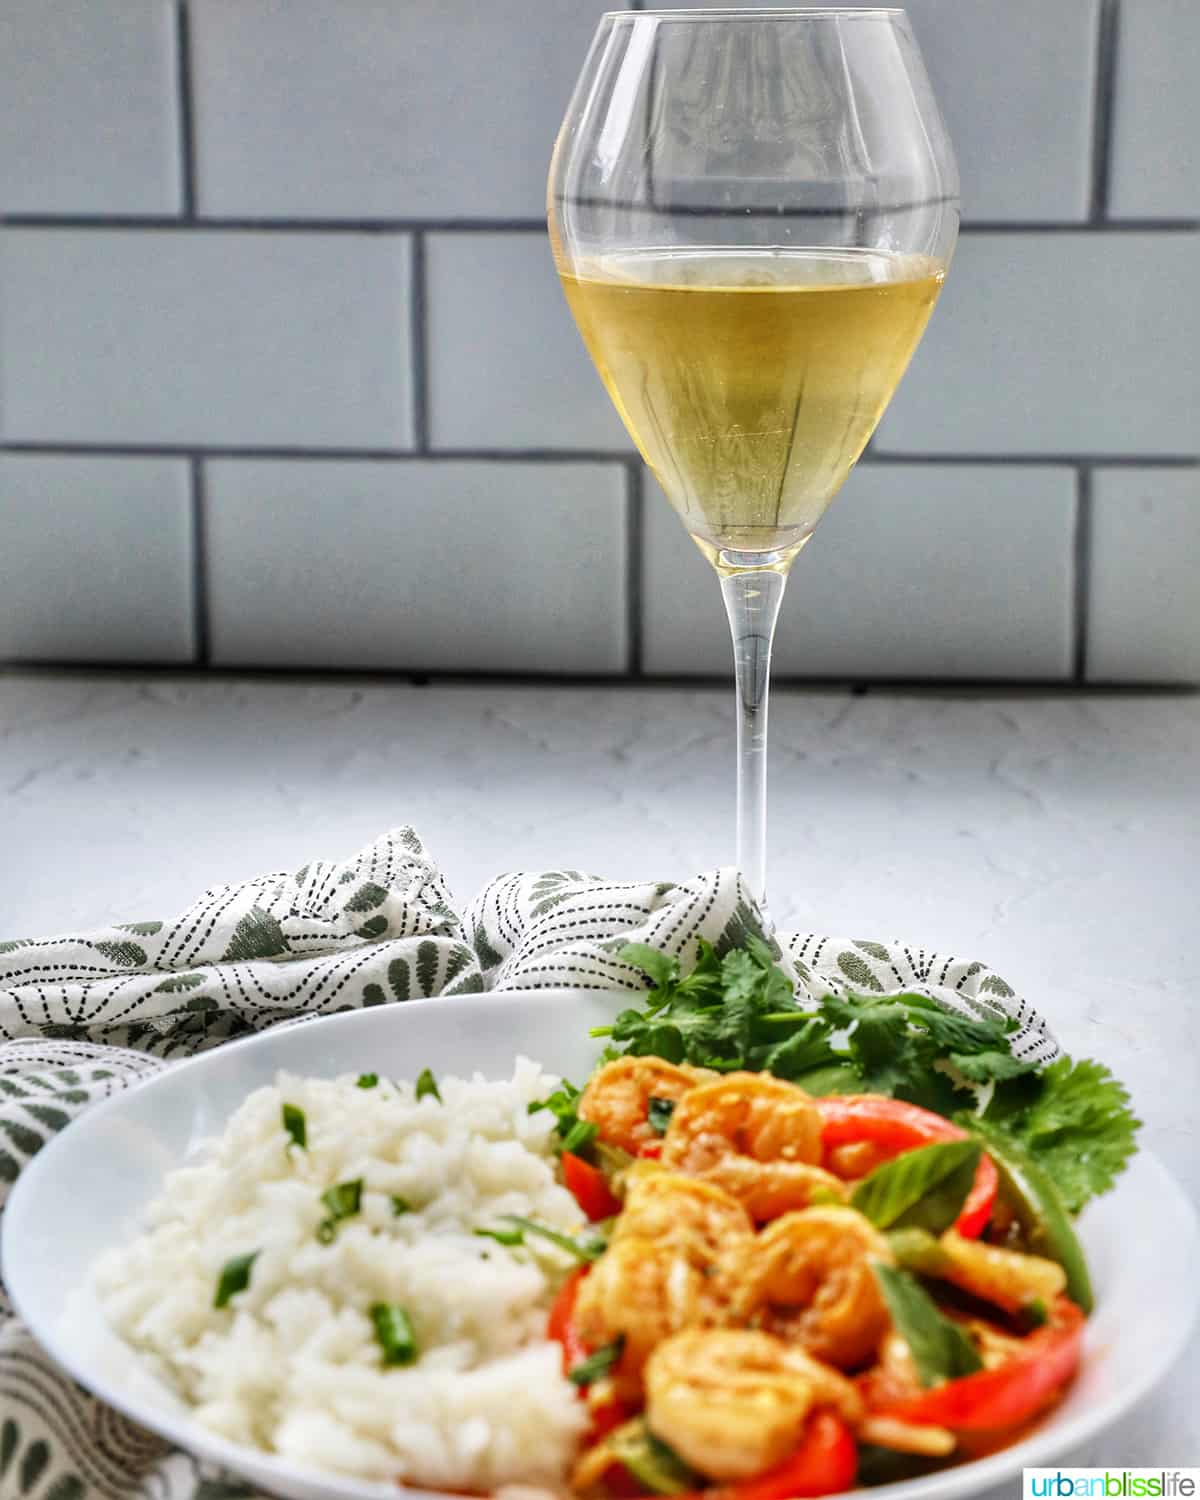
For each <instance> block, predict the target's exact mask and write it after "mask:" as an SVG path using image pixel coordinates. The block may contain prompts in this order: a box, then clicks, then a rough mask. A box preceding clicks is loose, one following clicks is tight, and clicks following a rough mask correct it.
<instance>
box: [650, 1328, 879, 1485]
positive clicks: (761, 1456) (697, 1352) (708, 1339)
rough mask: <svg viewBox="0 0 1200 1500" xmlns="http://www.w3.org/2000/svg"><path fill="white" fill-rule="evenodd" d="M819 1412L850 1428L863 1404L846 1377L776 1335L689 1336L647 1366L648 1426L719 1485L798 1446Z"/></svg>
mask: <svg viewBox="0 0 1200 1500" xmlns="http://www.w3.org/2000/svg"><path fill="white" fill-rule="evenodd" d="M816 1406H830V1407H833V1408H834V1410H836V1411H837V1412H838V1413H839V1414H840V1415H841V1416H843V1417H844V1418H845V1419H846V1420H847V1421H848V1422H851V1423H857V1422H858V1421H859V1420H860V1419H861V1417H862V1400H861V1398H860V1397H859V1394H858V1392H857V1391H856V1390H855V1388H854V1386H853V1385H852V1384H851V1383H850V1381H848V1380H847V1379H846V1378H845V1376H843V1375H839V1374H838V1372H837V1371H836V1370H831V1369H830V1368H829V1367H828V1366H827V1365H822V1364H821V1363H820V1362H819V1361H818V1360H815V1359H812V1358H811V1357H810V1356H809V1355H807V1354H806V1353H805V1352H804V1351H803V1350H802V1349H797V1348H795V1347H790V1346H788V1345H787V1344H784V1343H783V1342H782V1341H781V1340H780V1339H777V1338H773V1337H772V1336H771V1335H770V1334H768V1333H756V1332H753V1331H751V1330H745V1329H717V1330H713V1331H709V1332H705V1331H702V1330H688V1331H687V1332H685V1333H677V1334H676V1335H675V1336H674V1337H673V1338H670V1339H667V1340H666V1342H665V1343H663V1344H660V1345H659V1347H658V1348H657V1349H656V1350H655V1351H654V1353H653V1354H652V1355H651V1357H650V1361H649V1363H648V1364H647V1366H646V1425H647V1426H648V1427H649V1429H650V1431H651V1432H652V1433H654V1435H655V1436H656V1437H659V1438H661V1439H662V1441H663V1442H664V1443H667V1444H669V1445H670V1447H672V1448H673V1449H674V1450H675V1452H676V1453H678V1454H679V1456H680V1458H682V1459H683V1460H684V1462H685V1463H688V1464H690V1465H691V1466H692V1468H694V1469H696V1470H698V1471H699V1472H700V1473H701V1474H704V1475H706V1476H707V1477H709V1478H712V1479H745V1478H748V1477H749V1476H750V1475H753V1474H761V1473H762V1471H763V1470H764V1469H769V1468H770V1467H771V1466H772V1465H773V1464H777V1463H779V1461H780V1460H781V1459H784V1458H786V1457H787V1455H788V1454H789V1453H790V1452H791V1451H792V1450H793V1449H794V1448H795V1447H796V1444H797V1442H798V1441H799V1438H800V1434H801V1431H802V1429H803V1427H804V1422H805V1419H806V1418H807V1416H808V1414H809V1412H810V1411H811V1410H812V1409H813V1408H814V1407H816Z"/></svg>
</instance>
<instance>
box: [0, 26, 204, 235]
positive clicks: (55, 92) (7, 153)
mask: <svg viewBox="0 0 1200 1500" xmlns="http://www.w3.org/2000/svg"><path fill="white" fill-rule="evenodd" d="M176 15H177V8H176V6H175V4H174V3H173V0H7V3H6V4H5V5H3V6H0V214H18V213H19V214H48V213H64V214H87V213H97V214H175V213H178V212H179V210H180V207H181V202H182V188H181V179H182V173H181V170H180V159H179V151H180V140H179V101H178V96H177V92H176V72H177V60H176V50H175V49H176Z"/></svg>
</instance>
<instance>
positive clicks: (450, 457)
mask: <svg viewBox="0 0 1200 1500" xmlns="http://www.w3.org/2000/svg"><path fill="white" fill-rule="evenodd" d="M0 452H2V453H41V454H46V455H48V456H50V457H54V456H55V455H62V456H64V457H65V456H68V455H81V456H89V457H96V458H144V457H149V458H192V457H197V458H241V459H247V460H250V461H253V460H255V459H260V460H264V461H266V460H272V459H299V460H304V461H306V462H313V463H320V462H322V461H324V462H326V463H335V462H336V463H344V462H347V461H360V462H364V463H369V462H379V461H386V462H389V463H412V462H414V461H420V462H422V463H534V464H630V463H635V464H636V463H637V462H638V459H637V457H636V455H635V454H633V453H631V452H630V450H629V449H628V448H563V449H558V448H434V449H429V450H426V451H424V452H418V451H417V450H416V449H414V448H291V447H286V446H282V447H281V446H276V447H244V446H243V447H231V446H228V445H225V444H206V443H190V444H183V443H75V442H57V443H54V442H22V441H20V440H16V441H10V442H0ZM859 463H861V464H864V465H872V464H891V465H893V466H895V467H897V468H901V467H904V466H906V465H915V464H932V465H941V466H945V467H955V466H958V467H969V466H975V467H981V466H983V467H986V466H995V467H997V468H1003V467H1005V466H1009V467H1014V468H1015V467H1026V468H1029V467H1036V466H1038V465H1044V466H1046V467H1050V468H1055V467H1057V468H1063V467H1066V468H1077V467H1078V466H1079V465H1080V464H1087V465H1089V466H1090V467H1092V468H1096V469H1194V468H1197V467H1200V454H1195V453H886V452H881V451H879V450H877V449H869V450H868V451H867V452H865V453H864V454H863V455H862V457H861V458H860V459H859Z"/></svg>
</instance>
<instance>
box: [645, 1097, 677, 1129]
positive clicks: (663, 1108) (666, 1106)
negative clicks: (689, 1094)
mask: <svg viewBox="0 0 1200 1500" xmlns="http://www.w3.org/2000/svg"><path fill="white" fill-rule="evenodd" d="M674 1113H675V1100H674V1099H659V1098H658V1097H657V1096H655V1095H652V1096H651V1099H650V1107H649V1109H648V1110H647V1118H648V1119H649V1121H650V1127H651V1129H652V1130H655V1131H657V1133H658V1134H659V1135H666V1133H667V1126H668V1125H669V1124H670V1123H671V1116H672V1115H673V1114H674Z"/></svg>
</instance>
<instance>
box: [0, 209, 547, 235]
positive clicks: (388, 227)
mask: <svg viewBox="0 0 1200 1500" xmlns="http://www.w3.org/2000/svg"><path fill="white" fill-rule="evenodd" d="M5 223H6V224H8V225H9V226H10V227H12V228H14V229H95V230H105V229H162V230H175V231H179V230H189V231H192V230H194V231H197V232H200V233H204V234H225V233H229V232H230V231H239V232H240V231H252V232H255V233H260V232H261V233H263V234H293V233H311V234H419V233H430V234H432V233H465V234H469V233H476V234H545V232H546V221H545V219H411V218H399V219H302V218H291V219H289V218H271V219H246V218H216V217H213V218H194V219H190V220H186V221H185V220H183V219H178V218H170V217H167V216H166V215H163V214H8V215H6V216H5Z"/></svg>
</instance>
